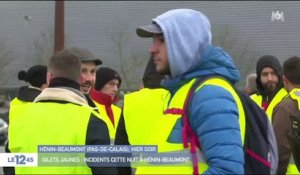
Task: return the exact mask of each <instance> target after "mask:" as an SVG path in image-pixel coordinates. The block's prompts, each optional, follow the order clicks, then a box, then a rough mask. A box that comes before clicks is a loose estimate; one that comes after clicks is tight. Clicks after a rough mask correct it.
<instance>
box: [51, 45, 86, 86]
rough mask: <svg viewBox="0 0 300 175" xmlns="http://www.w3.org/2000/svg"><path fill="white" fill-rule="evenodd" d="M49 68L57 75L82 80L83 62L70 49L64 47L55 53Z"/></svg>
mask: <svg viewBox="0 0 300 175" xmlns="http://www.w3.org/2000/svg"><path fill="white" fill-rule="evenodd" d="M48 69H49V71H50V72H52V73H53V74H54V76H55V77H63V78H68V79H71V80H73V81H76V82H78V81H80V76H81V62H80V59H79V58H78V56H77V55H76V54H74V53H73V52H72V51H71V50H70V49H64V50H62V51H59V52H57V53H55V54H54V55H53V56H52V57H51V58H50V60H49V63H48Z"/></svg>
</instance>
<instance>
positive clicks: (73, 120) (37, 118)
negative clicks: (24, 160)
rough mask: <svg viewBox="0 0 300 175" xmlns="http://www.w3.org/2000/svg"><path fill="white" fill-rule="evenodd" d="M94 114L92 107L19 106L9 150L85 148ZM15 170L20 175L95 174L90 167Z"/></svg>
mask: <svg viewBox="0 0 300 175" xmlns="http://www.w3.org/2000/svg"><path fill="white" fill-rule="evenodd" d="M53 109H55V110H53ZM62 111H64V112H62ZM92 111H93V110H92V109H91V108H90V107H88V106H78V105H75V104H71V103H67V104H57V103H50V102H39V103H27V104H25V105H17V106H15V107H14V109H13V110H11V111H10V114H9V115H10V120H11V122H10V126H9V131H8V132H9V149H10V151H11V152H12V153H37V152H38V150H37V149H38V145H85V143H86V132H87V126H88V122H89V119H90V115H91V112H92ZM15 171H16V174H92V172H91V169H90V168H89V167H88V166H87V165H83V166H70V167H62V166H58V167H56V166H50V167H16V168H15Z"/></svg>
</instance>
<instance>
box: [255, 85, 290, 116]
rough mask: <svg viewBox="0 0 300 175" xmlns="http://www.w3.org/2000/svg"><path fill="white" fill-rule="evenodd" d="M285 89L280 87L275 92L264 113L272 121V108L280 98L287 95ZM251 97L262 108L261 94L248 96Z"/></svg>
mask: <svg viewBox="0 0 300 175" xmlns="http://www.w3.org/2000/svg"><path fill="white" fill-rule="evenodd" d="M287 94H288V93H287V91H286V90H285V88H281V89H280V90H279V91H278V92H277V94H276V95H275V97H274V98H273V99H272V101H271V102H270V104H269V106H268V108H267V111H266V114H267V116H268V118H269V119H270V121H271V122H272V119H273V118H272V114H273V109H274V108H275V106H276V105H277V104H278V103H279V102H281V100H282V99H283V98H284V97H285V96H286V95H287ZM250 97H251V99H252V100H253V101H254V102H255V103H256V104H257V105H258V106H260V107H261V108H262V95H258V94H253V95H251V96H250Z"/></svg>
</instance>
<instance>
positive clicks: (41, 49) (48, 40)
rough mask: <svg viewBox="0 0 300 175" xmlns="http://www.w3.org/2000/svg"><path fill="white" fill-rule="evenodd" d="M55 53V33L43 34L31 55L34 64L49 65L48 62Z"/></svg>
mask: <svg viewBox="0 0 300 175" xmlns="http://www.w3.org/2000/svg"><path fill="white" fill-rule="evenodd" d="M53 52H54V34H53V32H44V33H41V37H39V38H38V39H37V40H35V41H34V42H33V48H32V49H31V55H33V57H32V58H31V59H30V60H32V62H33V64H42V65H47V64H48V60H49V59H50V57H51V56H52V55H53Z"/></svg>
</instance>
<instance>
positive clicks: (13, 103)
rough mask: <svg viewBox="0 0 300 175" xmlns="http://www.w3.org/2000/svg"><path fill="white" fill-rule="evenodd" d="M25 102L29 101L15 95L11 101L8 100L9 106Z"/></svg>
mask: <svg viewBox="0 0 300 175" xmlns="http://www.w3.org/2000/svg"><path fill="white" fill-rule="evenodd" d="M26 103H30V102H26V101H23V100H20V99H18V98H17V97H15V98H14V99H13V100H12V101H11V102H10V106H14V105H22V104H26Z"/></svg>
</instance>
